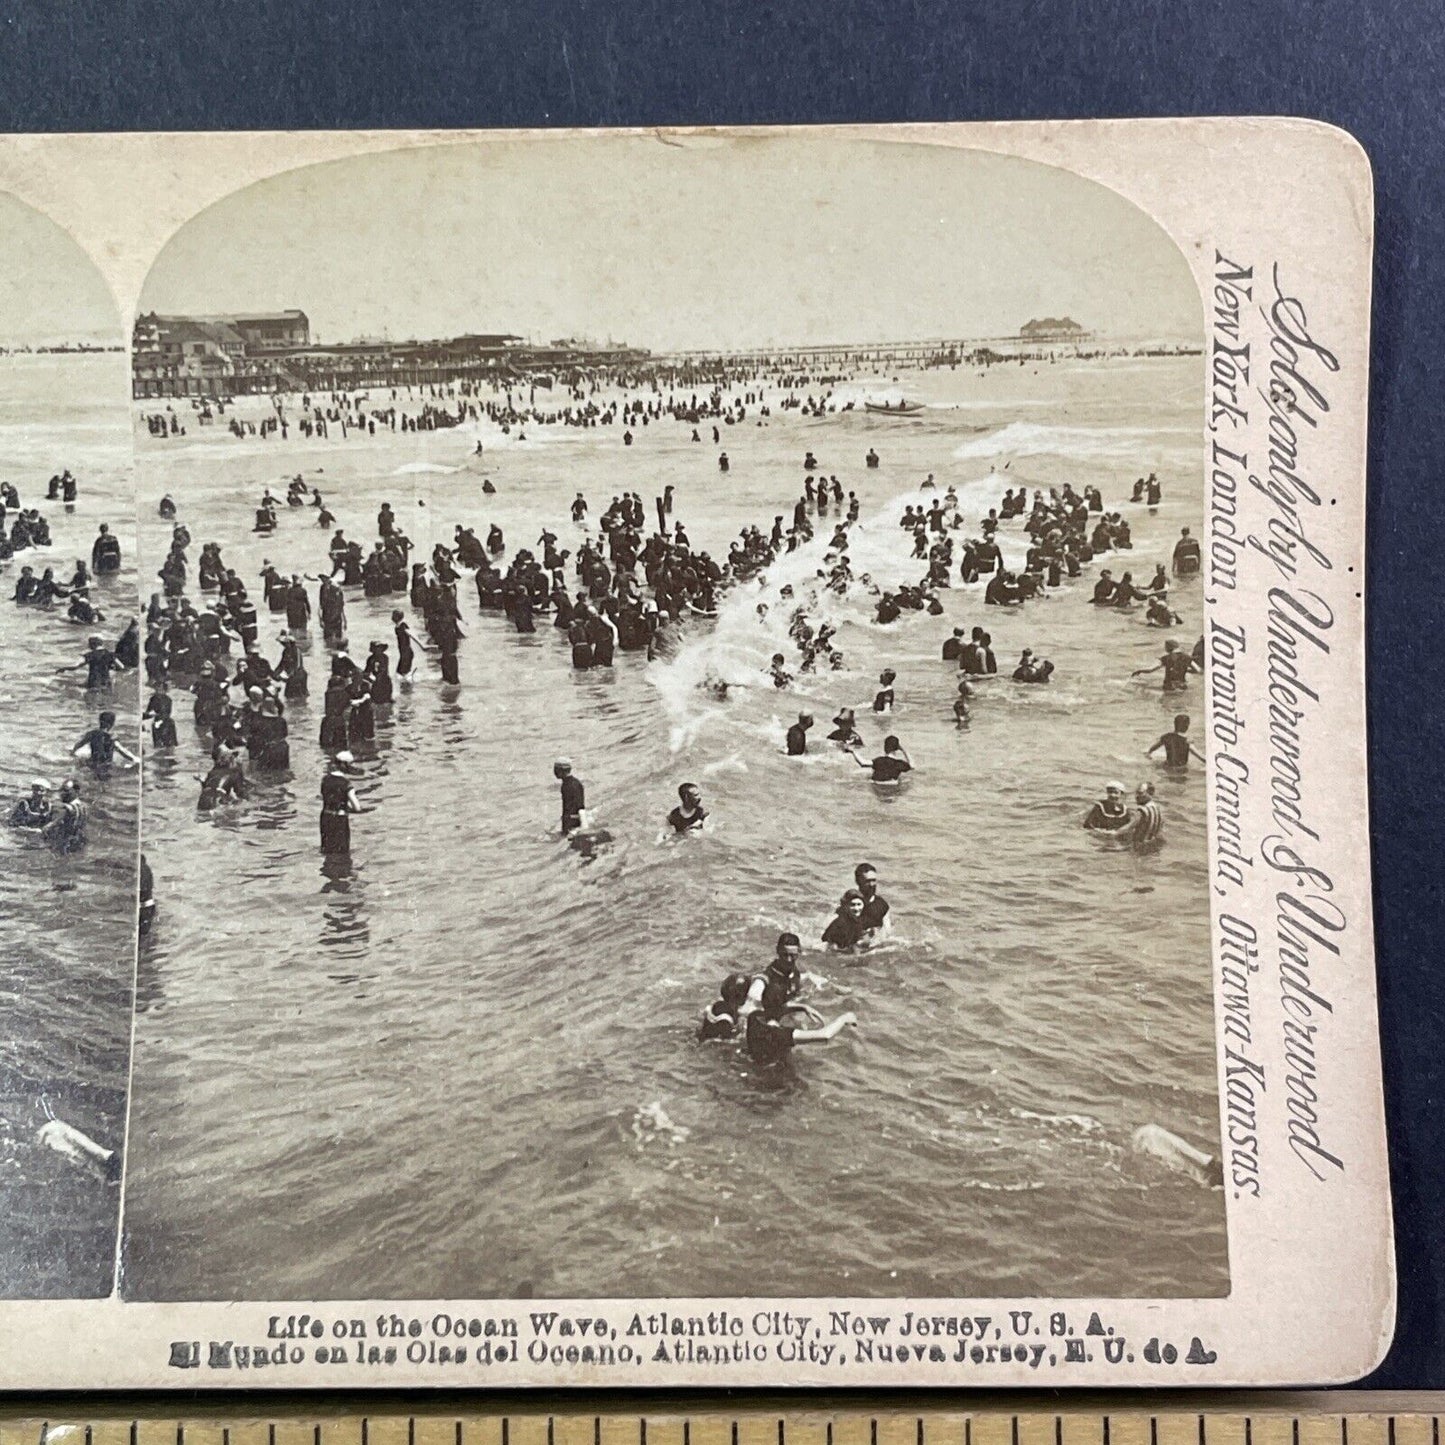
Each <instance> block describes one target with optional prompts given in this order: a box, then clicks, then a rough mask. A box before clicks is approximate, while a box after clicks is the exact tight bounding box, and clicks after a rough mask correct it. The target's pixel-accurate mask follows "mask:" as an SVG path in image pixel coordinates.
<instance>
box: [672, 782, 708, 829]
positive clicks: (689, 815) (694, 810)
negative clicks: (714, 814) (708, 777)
mask: <svg viewBox="0 0 1445 1445" xmlns="http://www.w3.org/2000/svg"><path fill="white" fill-rule="evenodd" d="M677 796H678V798H679V800H680V801H679V803H678V805H677V807H675V808H674V809H673V810H672V812H670V813H669V814H668V815H667V821H668V825H669V826H670V827H671V828H672V831H673V832H674V833H696V832H701V831H702V825H703V824H704V823H705V822H707V809H706V808H704V807H703V805H702V792H701V790H700V789H699V788H698V786H697V784H696V783H684V784H683V785H682V786H681V787H680V788H679V789H678V790H677Z"/></svg>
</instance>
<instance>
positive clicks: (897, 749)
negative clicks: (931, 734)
mask: <svg viewBox="0 0 1445 1445" xmlns="http://www.w3.org/2000/svg"><path fill="white" fill-rule="evenodd" d="M849 756H850V757H852V759H853V761H854V762H855V763H857V764H858V766H859V767H860V768H871V769H872V772H873V781H874V782H875V783H896V782H898V781H899V780H900V779H901V778H902V777H903V775H904V773H911V772H912V771H913V764H912V762H911V761H910V760H909V757H908V754H907V753H906V752H905V751H904V748H903V744H902V743H901V742H899V741H898V739H897V738H896V737H893V736H892V735H891V734H890V735H889V736H888V737H886V738H884V739H883V751H882V752H881V753H880V754H879V755H878V756H877V757H876V758H874V759H873V761H872V762H869V763H865V762H864V761H863V759H862V758H860V757H859V756H858V754H857V753H856V752H852V751H851V750H850V753H849Z"/></svg>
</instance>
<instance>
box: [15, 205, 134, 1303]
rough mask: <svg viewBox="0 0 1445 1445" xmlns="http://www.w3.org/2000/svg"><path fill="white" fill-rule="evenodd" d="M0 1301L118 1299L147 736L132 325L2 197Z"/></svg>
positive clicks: (43, 225)
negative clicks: (143, 739) (142, 709)
mask: <svg viewBox="0 0 1445 1445" xmlns="http://www.w3.org/2000/svg"><path fill="white" fill-rule="evenodd" d="M0 252H3V254H4V257H5V264H4V267H3V268H0V719H3V725H4V730H3V737H4V740H5V741H4V747H3V748H0V815H3V818H4V822H5V824H6V825H7V826H5V827H4V828H3V829H0V851H3V857H0V959H3V966H0V1299H52V1298H53V1299H64V1298H74V1297H82V1298H93V1297H98V1296H106V1295H109V1294H110V1293H111V1288H112V1281H113V1277H114V1271H115V1252H116V1227H117V1219H118V1216H119V1211H120V1187H119V1186H120V1162H121V1151H122V1143H123V1138H124V1134H125V1112H126V1111H125V1101H126V1074H127V1070H128V1067H129V1059H130V1030H131V989H132V981H133V977H134V971H135V947H136V926H137V921H136V889H137V848H138V844H139V831H138V829H139V807H140V772H139V768H140V741H139V717H138V713H139V707H138V694H137V687H138V683H137V679H138V676H139V663H140V648H141V636H140V631H139V626H138V616H137V614H138V609H137V606H136V597H137V585H136V527H135V490H134V480H133V477H132V474H131V456H132V447H131V422H130V401H129V393H130V382H129V376H128V364H127V360H126V355H125V330H124V327H123V326H122V324H121V321H120V315H119V312H118V310H117V308H116V303H115V300H114V298H113V297H112V295H111V293H110V291H109V290H108V288H107V286H106V282H105V279H104V277H103V276H102V275H101V273H100V272H99V271H98V270H97V269H96V267H95V265H94V264H93V263H92V261H91V260H90V259H89V257H87V256H86V254H85V253H84V251H82V250H81V248H80V247H79V246H78V245H76V243H75V242H74V241H73V240H72V239H71V238H70V237H69V236H67V235H66V234H65V232H64V231H63V230H62V229H61V228H60V227H59V226H57V225H56V224H55V223H54V222H53V221H51V220H49V219H47V218H46V217H45V216H43V215H42V214H40V213H39V212H38V211H35V210H33V209H32V208H31V207H29V206H27V205H24V204H23V203H21V202H20V201H18V200H16V199H15V198H13V197H11V196H8V195H6V194H4V193H0Z"/></svg>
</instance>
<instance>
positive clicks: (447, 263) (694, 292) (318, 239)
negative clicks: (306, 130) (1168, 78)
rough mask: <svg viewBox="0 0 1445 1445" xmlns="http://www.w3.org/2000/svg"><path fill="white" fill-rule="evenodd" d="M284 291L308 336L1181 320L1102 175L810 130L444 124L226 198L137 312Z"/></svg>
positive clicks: (1141, 328)
mask: <svg viewBox="0 0 1445 1445" xmlns="http://www.w3.org/2000/svg"><path fill="white" fill-rule="evenodd" d="M287 306H299V307H301V308H302V309H303V310H305V311H306V312H307V313H308V315H309V316H310V318H311V323H312V327H313V330H314V332H315V333H316V334H317V335H319V336H320V337H322V338H323V339H325V340H328V341H339V340H348V339H351V338H353V337H356V336H361V335H383V334H385V335H390V336H391V337H393V338H397V339H401V338H406V337H430V336H448V335H456V334H458V333H461V332H466V331H493V332H496V331H510V332H516V333H518V334H520V335H523V336H526V337H528V338H530V339H537V340H548V339H552V338H555V337H563V336H579V337H587V338H591V339H595V340H607V339H609V338H610V339H612V340H616V341H626V342H630V343H632V344H635V345H640V346H646V347H650V348H652V349H667V348H674V347H718V348H727V347H742V346H750V345H766V344H771V343H775V342H781V343H786V342H795V343H807V342H821V341H854V340H858V341H865V340H887V339H906V338H910V337H933V336H996V335H1007V334H1012V333H1013V332H1015V331H1017V330H1018V328H1019V327H1020V326H1021V325H1022V324H1023V323H1024V322H1026V321H1028V320H1030V319H1031V318H1033V317H1039V316H1065V315H1067V316H1072V317H1073V318H1074V319H1075V320H1077V321H1078V322H1080V323H1081V324H1082V325H1084V326H1085V327H1087V328H1089V329H1090V330H1095V331H1099V332H1103V333H1106V334H1110V335H1118V336H1149V337H1158V336H1168V337H1174V336H1179V337H1190V336H1196V335H1198V334H1199V332H1200V329H1201V320H1200V301H1199V298H1198V295H1197V293H1196V291H1195V288H1194V284H1193V281H1192V279H1191V278H1190V276H1189V273H1188V269H1187V266H1186V264H1185V262H1184V259H1183V257H1182V256H1181V255H1180V253H1179V251H1178V250H1177V249H1176V247H1175V246H1174V244H1173V242H1172V241H1170V240H1169V239H1168V238H1167V237H1166V236H1165V235H1164V234H1163V232H1161V231H1160V230H1159V229H1158V228H1157V227H1156V226H1155V225H1154V223H1153V222H1152V221H1151V220H1150V219H1149V218H1148V217H1147V216H1145V215H1144V214H1143V213H1142V212H1141V211H1139V210H1138V209H1136V208H1135V207H1134V206H1133V205H1132V204H1131V203H1130V202H1128V201H1125V200H1124V199H1122V198H1121V197H1120V196H1118V195H1116V194H1115V193H1114V192H1112V191H1109V190H1107V189H1106V188H1104V187H1102V186H1098V185H1096V184H1094V183H1092V182H1089V181H1084V180H1081V179H1079V178H1078V177H1076V176H1073V175H1071V174H1069V173H1067V172H1064V171H1059V170H1055V169H1052V168H1050V167H1047V166H1043V165H1039V164H1037V163H1035V162H1032V161H1023V160H1016V159H1013V158H1010V157H1002V156H996V155H992V154H989V153H986V152H981V151H957V150H948V149H944V148H942V147H932V146H925V145H913V144H909V145H902V144H897V143H886V142H862V143H860V142H844V141H837V140H830V139H828V138H826V137H824V136H822V135H809V134H802V135H796V136H787V137H777V138H763V137H757V138H752V137H747V138H741V139H739V138H726V139H723V138H718V139H698V140H689V141H688V142H687V143H685V144H682V145H679V144H671V143H667V142H664V141H660V140H654V139H648V138H632V137H615V136H613V137H605V138H601V139H583V140H575V139H574V140H557V139H547V138H544V139H540V140H533V141H518V140H512V141H505V142H490V141H480V142H471V141H469V142H465V143H460V144H458V143H449V144H441V145H431V146H425V147H419V148H415V149H408V150H405V151H400V152H394V153H390V154H385V155H372V156H359V157H353V158H349V159H346V160H341V161H335V162H329V163H327V164H324V165H319V166H311V167H307V168H305V169H303V170H300V171H295V172H292V173H290V174H287V175H283V176H279V177H276V178H275V179H273V180H269V181H264V182H261V183H259V184H257V185H254V186H251V187H248V188H247V189H245V190H242V191H240V192H237V193H236V194H235V195H234V196H231V197H228V198H227V199H226V200H224V201H221V202H219V203H218V204H217V205H215V206H213V207H212V208H210V209H209V210H208V211H205V212H203V213H202V214H201V215H200V216H198V217H197V218H196V219H195V220H193V221H191V222H189V223H188V224H187V225H186V226H185V227H184V228H183V229H182V230H181V232H180V233H179V234H178V235H177V236H176V237H175V238H174V239H173V240H172V241H171V242H170V243H169V244H168V246H167V247H166V249H165V250H164V251H163V252H162V253H161V256H160V259H159V260H158V261H157V263H156V265H155V267H154V269H153V270H152V272H151V274H150V276H149V278H148V279H147V282H146V285H145V289H144V293H143V297H142V308H143V309H145V310H150V309H155V310H159V311H163V312H165V311H179V312H192V313H194V312H226V311H240V310H252V309H256V310H259V309H268V310H269V309H279V308H282V307H287Z"/></svg>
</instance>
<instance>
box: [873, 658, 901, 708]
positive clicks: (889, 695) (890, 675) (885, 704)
mask: <svg viewBox="0 0 1445 1445" xmlns="http://www.w3.org/2000/svg"><path fill="white" fill-rule="evenodd" d="M897 680H898V674H897V673H896V672H894V670H893V669H892V668H891V667H885V668H884V669H883V671H882V672H880V673H879V674H878V691H877V692H876V693H874V694H873V711H874V712H892V711H893V684H894V683H895V682H896V681H897Z"/></svg>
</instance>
